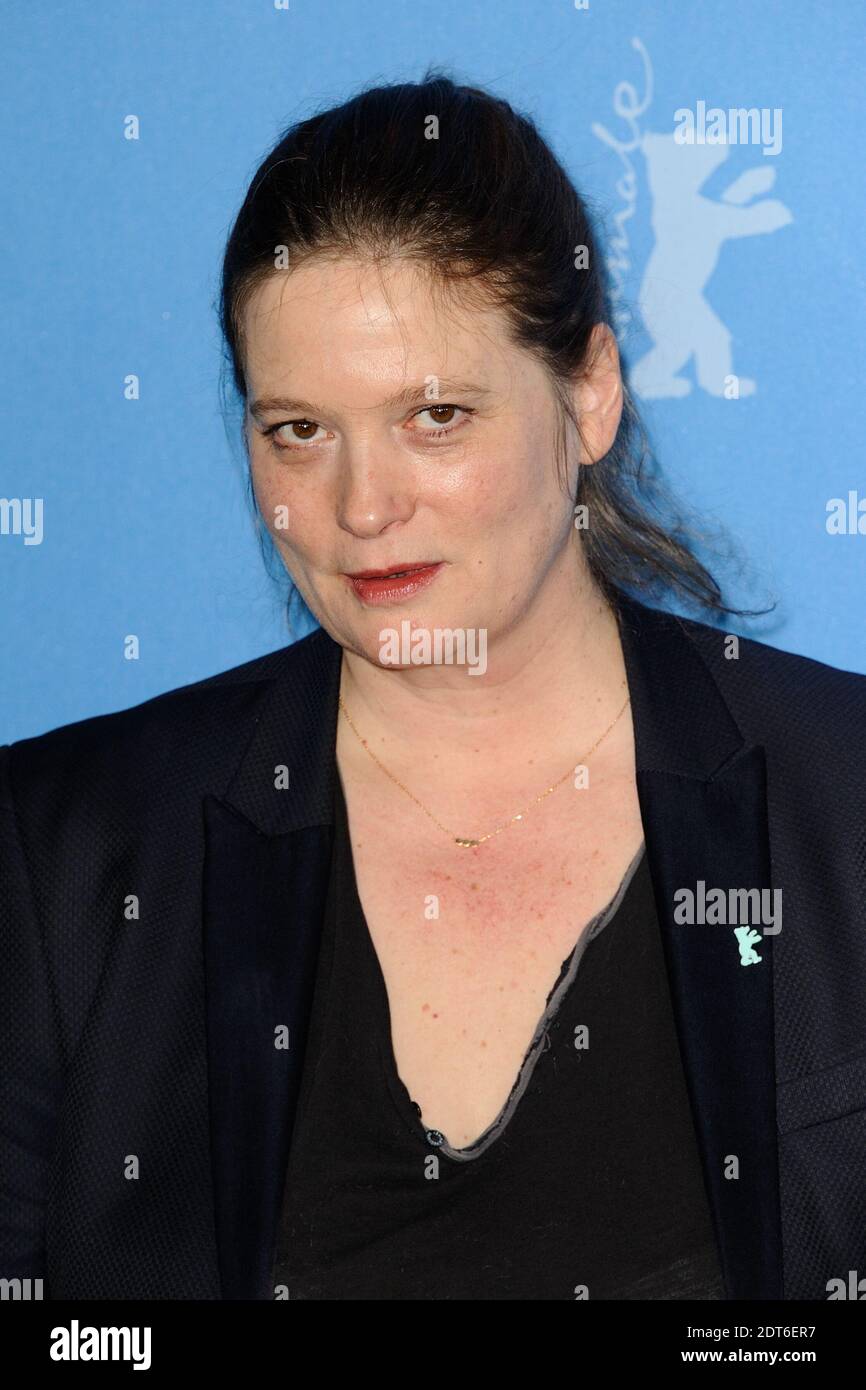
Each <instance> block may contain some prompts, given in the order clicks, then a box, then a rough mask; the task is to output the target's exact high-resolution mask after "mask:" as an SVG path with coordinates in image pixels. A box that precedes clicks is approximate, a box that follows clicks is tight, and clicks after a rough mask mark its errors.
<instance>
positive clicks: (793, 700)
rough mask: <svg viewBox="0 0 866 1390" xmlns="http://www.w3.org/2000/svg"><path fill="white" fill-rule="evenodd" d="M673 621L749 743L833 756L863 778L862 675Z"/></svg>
mask: <svg viewBox="0 0 866 1390" xmlns="http://www.w3.org/2000/svg"><path fill="white" fill-rule="evenodd" d="M676 621H677V622H678V623H679V624H680V625H681V627H682V628H683V629H684V630H685V632H686V633H687V635H688V637H689V639H690V640H691V642H692V643H693V644H694V646H695V648H696V649H697V650H698V652H699V653H700V656H701V658H702V660H703V661H704V663H705V664H706V666H707V667H708V668H709V671H710V674H711V675H712V677H713V679H714V680H715V682H716V684H717V686H718V688H719V690H720V691H721V693H722V695H723V698H724V700H725V702H726V704H727V705H728V708H729V709H730V711H731V714H732V715H733V717H734V718H735V720H736V722H737V724H738V726H739V728H740V730H741V732H742V733H743V736H744V737H745V738H746V739H747V740H748V741H749V742H756V743H761V742H763V743H778V742H784V743H785V744H786V745H787V746H788V748H789V751H790V753H791V754H796V753H797V752H798V751H799V753H800V754H801V755H809V754H814V755H815V756H816V757H818V756H820V755H821V754H822V753H824V754H827V755H830V754H832V753H836V754H838V756H839V757H840V758H841V759H844V761H845V762H846V763H847V764H848V765H849V766H850V767H855V766H856V767H857V768H858V769H859V770H860V772H861V774H862V773H866V675H863V674H861V673H860V672H857V671H849V670H845V669H843V668H841V667H837V666H833V665H830V664H829V663H827V662H824V661H819V660H817V659H815V658H814V657H810V656H804V655H802V654H798V653H796V652H789V651H785V650H784V649H783V648H781V647H775V646H773V645H771V644H770V643H769V642H765V641H762V640H759V639H757V638H754V637H746V636H738V635H735V634H732V633H729V632H725V631H721V630H720V629H718V628H715V627H713V626H711V625H710V624H707V623H702V622H698V621H695V620H694V619H688V618H678V619H677V620H676Z"/></svg>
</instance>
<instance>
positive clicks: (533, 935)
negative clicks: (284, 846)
mask: <svg viewBox="0 0 866 1390" xmlns="http://www.w3.org/2000/svg"><path fill="white" fill-rule="evenodd" d="M348 801H349V818H350V822H349V823H350V838H351V845H352V857H353V863H354V874H355V882H356V886H357V891H358V898H359V900H360V904H361V907H362V909H363V914H364V918H365V921H366V928H367V931H368V933H369V937H370V940H371V942H372V945H373V947H374V950H375V955H376V958H377V962H378V967H379V969H380V970H381V974H382V978H383V981H384V985H385V989H386V993H387V1000H388V1007H389V1014H390V1029H391V1044H392V1048H393V1057H394V1062H395V1065H396V1069H397V1072H398V1074H399V1076H400V1077H401V1079H402V1081H403V1083H404V1084H405V1086H406V1088H407V1090H408V1091H409V1094H410V1096H411V1097H412V1098H413V1100H415V1101H416V1102H417V1103H418V1104H419V1105H420V1107H421V1110H422V1115H423V1120H424V1124H425V1125H426V1126H427V1127H428V1128H434V1129H439V1130H441V1131H442V1132H443V1133H444V1134H445V1135H446V1136H447V1137H448V1139H449V1141H450V1143H451V1144H452V1145H454V1146H455V1147H464V1146H465V1145H467V1144H469V1143H471V1142H472V1141H473V1140H474V1139H476V1138H477V1137H478V1135H479V1134H481V1133H482V1132H483V1130H484V1129H486V1128H487V1126H488V1125H489V1124H491V1123H492V1122H493V1120H494V1119H496V1117H497V1115H498V1114H499V1112H500V1110H501V1109H502V1106H503V1105H504V1104H505V1102H506V1100H507V1098H508V1095H509V1092H510V1090H511V1088H512V1086H513V1084H514V1081H515V1080H516V1078H517V1074H518V1072H519V1070H520V1066H521V1063H522V1062H523V1059H524V1057H525V1055H526V1052H527V1049H528V1048H529V1046H530V1044H531V1042H532V1039H533V1036H534V1034H535V1032H536V1029H537V1027H538V1024H539V1021H540V1019H541V1017H542V1015H543V1014H544V1010H545V1006H546V1004H547V1001H548V996H549V995H550V992H551V990H552V988H553V986H554V984H555V983H556V981H557V978H558V976H559V974H560V971H561V967H562V964H563V962H564V961H565V959H566V958H567V957H568V956H569V955H570V953H571V952H572V950H573V949H574V947H575V945H576V944H577V943H578V941H579V940H580V938H581V936H582V933H583V932H584V930H585V928H586V926H587V924H588V923H589V922H590V921H591V920H592V919H593V918H594V917H595V916H596V914H598V913H599V912H601V911H602V909H604V908H605V907H606V906H607V905H608V903H609V902H610V901H611V899H612V898H613V897H614V895H615V894H616V892H617V889H618V887H619V885H620V883H621V881H622V878H623V875H624V873H625V871H626V870H627V868H628V867H629V865H630V863H631V862H632V861H633V859H634V857H635V854H636V853H637V851H638V850H639V848H640V845H641V842H642V827H641V824H640V817H639V815H638V814H637V812H636V803H635V807H634V808H633V811H634V813H633V814H630V813H629V810H628V808H627V807H625V806H623V807H622V814H621V815H619V816H618V817H617V818H616V820H615V822H612V823H608V824H603V823H600V822H596V823H595V824H594V825H593V826H592V828H591V830H592V833H590V827H589V825H585V826H584V827H583V833H582V835H580V836H577V835H576V830H577V827H575V826H574V825H567V824H566V825H563V824H561V823H560V822H557V823H556V824H555V826H554V827H553V828H551V827H550V826H548V828H547V831H546V833H542V831H541V829H540V828H539V829H537V830H536V829H533V828H530V827H528V826H520V827H516V828H515V829H513V830H510V831H506V832H504V833H503V834H502V835H500V836H497V837H496V838H495V840H492V841H487V842H486V843H484V844H482V845H480V846H478V847H477V848H476V849H469V850H465V849H461V848H460V847H459V846H457V845H452V844H450V843H449V842H448V841H447V840H445V843H444V845H440V844H431V843H430V842H419V841H416V840H413V839H412V838H411V837H407V836H406V835H405V833H400V832H399V830H398V826H397V823H396V822H395V820H394V819H393V818H392V817H390V816H388V815H383V814H376V813H375V812H373V811H372V810H371V809H368V810H364V809H362V808H361V807H359V806H358V804H357V802H356V804H355V806H354V807H353V806H352V798H351V791H350V793H349V798H348ZM403 831H404V832H405V826H403ZM442 838H443V840H444V839H445V837H444V836H443V837H442Z"/></svg>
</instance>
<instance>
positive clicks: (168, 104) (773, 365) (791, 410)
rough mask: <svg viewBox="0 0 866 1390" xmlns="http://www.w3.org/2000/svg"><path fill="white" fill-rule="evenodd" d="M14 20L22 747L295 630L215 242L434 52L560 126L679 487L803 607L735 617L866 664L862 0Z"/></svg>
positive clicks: (7, 66) (187, 11)
mask: <svg viewBox="0 0 866 1390" xmlns="http://www.w3.org/2000/svg"><path fill="white" fill-rule="evenodd" d="M3 31H4V32H3V38H4V42H3V59H2V62H3V90H4V94H5V98H6V117H5V122H4V130H3V136H2V140H3V154H4V162H3V186H4V191H5V194H6V197H5V199H4V202H5V211H6V228H5V236H4V239H3V243H4V244H3V256H2V274H3V277H4V282H5V283H4V285H3V304H4V327H5V333H4V344H5V348H4V354H5V361H4V363H3V372H2V384H3V392H4V395H5V411H4V418H5V431H4V436H5V437H4V443H5V449H4V458H3V468H2V475H0V573H2V578H3V595H4V600H3V604H2V610H0V621H2V624H3V630H2V661H3V668H4V679H3V684H2V708H0V741H4V742H6V741H9V740H12V739H15V738H20V737H23V736H26V735H29V734H35V733H39V732H41V731H43V730H45V729H48V728H51V727H54V726H56V725H58V724H63V723H67V722H69V721H71V720H74V719H80V718H83V717H85V716H87V715H90V714H98V713H102V712H105V711H109V710H114V709H119V708H123V707H125V706H128V705H132V704H136V703H138V702H139V701H141V700H143V699H146V698H147V697H148V696H150V695H153V694H156V693H158V692H160V691H163V690H168V689H171V688H173V687H174V686H177V685H182V684H185V683H186V682H188V681H192V680H196V679H198V678H199V677H202V676H205V675H209V674H211V673H213V672H216V671H219V670H223V669H226V668H227V667H230V666H233V665H235V664H237V663H238V662H241V661H245V660H247V659H248V658H250V657H253V656H255V655H257V654H259V653H262V652H265V651H269V650H272V649H273V648H275V647H278V646H280V645H282V644H283V643H285V642H286V640H288V638H287V633H286V628H285V624H284V617H283V610H282V606H281V603H282V600H281V595H280V593H279V590H278V589H277V588H276V587H275V586H274V584H273V582H272V581H271V580H270V579H269V578H268V575H267V573H266V570H265V567H264V565H263V564H262V559H261V555H260V551H259V547H258V542H257V539H256V537H255V534H254V530H253V525H252V520H251V514H250V511H249V506H248V503H247V498H246V487H245V479H244V477H243V472H242V469H241V467H240V460H239V454H238V450H237V446H236V445H233V443H232V442H231V440H230V439H229V438H227V434H226V430H225V428H224V422H223V418H222V415H221V411H220V397H219V392H218V381H219V372H220V361H221V358H220V345H219V338H218V332H217V325H216V316H215V308H214V306H215V301H216V293H217V284H218V274H219V265H220V255H221V251H222V248H223V245H224V241H225V237H226V235H227V232H228V229H229V226H230V223H231V220H232V218H233V216H234V214H235V212H236V210H237V208H238V207H239V205H240V202H241V200H242V198H243V195H244V192H245V189H246V186H247V183H248V181H249V179H250V177H251V175H252V173H253V171H254V169H255V167H256V165H257V164H258V162H259V161H260V159H261V158H262V157H263V155H264V154H265V153H266V151H267V149H268V148H269V147H270V146H271V145H272V144H273V142H274V140H275V139H276V138H277V136H278V134H279V133H280V131H282V130H283V129H284V128H285V127H286V126H287V125H288V124H289V123H290V122H292V121H294V120H296V119H299V118H301V117H303V116H305V115H308V114H310V113H311V112H312V111H314V110H315V109H317V108H318V107H320V106H322V105H327V104H332V103H335V102H337V101H340V100H343V99H345V98H346V97H347V96H349V95H351V94H352V93H353V92H354V91H356V90H357V89H358V88H359V87H361V86H364V85H368V84H370V83H373V82H383V81H384V82H387V81H395V80H407V79H410V80H411V79H417V78H420V77H421V76H422V75H423V72H424V69H425V68H426V67H427V66H428V65H429V64H435V65H437V66H441V67H444V68H445V69H446V70H448V71H449V72H450V74H451V75H452V76H454V77H455V78H456V79H458V80H463V81H469V82H474V83H480V84H482V85H484V86H487V87H489V88H490V89H492V90H493V91H495V92H497V93H499V94H501V95H502V96H505V97H506V98H508V99H509V100H510V101H511V102H512V103H513V104H515V105H516V106H518V107H519V108H521V109H524V110H526V111H528V112H529V113H530V114H532V115H533V116H534V117H535V118H536V120H537V121H538V123H539V125H540V127H541V130H542V132H543V133H544V134H545V135H546V136H547V137H548V139H549V140H550V141H551V143H552V144H553V146H554V148H555V150H556V151H557V153H558V154H559V156H560V157H561V159H562V160H563V161H564V163H565V164H566V167H567V168H568V169H569V171H570V173H571V174H572V176H573V177H574V178H575V180H576V182H577V185H578V187H579V188H580V190H581V191H582V192H583V193H584V194H585V196H586V197H587V198H588V199H589V201H590V203H591V206H592V207H593V208H594V209H595V210H596V212H597V214H598V217H599V219H600V230H601V231H602V234H603V235H606V236H607V237H608V238H609V242H608V249H609V253H610V256H611V257H612V259H613V262H614V264H613V267H612V269H613V274H614V279H615V285H616V291H617V325H616V326H617V328H618V331H619V334H620V339H621V343H622V346H623V349H624V352H625V354H626V360H627V362H628V365H629V369H630V372H631V374H632V380H633V383H634V387H635V390H636V392H637V394H638V403H639V405H641V407H642V410H643V415H644V419H645V421H646V424H647V426H648V429H649V431H650V436H651V439H652V441H653V444H654V446H655V450H656V453H657V455H658V457H659V458H660V460H661V463H662V467H663V470H664V475H665V477H666V478H667V479H668V480H669V481H670V483H671V485H672V486H673V487H674V488H675V489H676V490H677V491H678V492H679V494H680V495H681V496H682V497H683V499H684V500H685V501H686V502H687V503H688V504H689V505H691V506H694V507H695V508H697V509H698V510H699V511H700V512H701V513H702V514H703V515H704V516H705V517H706V518H707V519H708V520H709V521H710V523H711V524H715V525H723V526H724V527H725V528H726V530H727V532H728V533H729V534H730V535H731V536H732V537H733V539H734V541H735V542H736V544H737V546H738V547H739V550H740V552H741V554H742V555H743V556H744V557H745V558H746V560H747V561H748V565H749V568H748V569H747V570H746V571H744V572H743V573H742V575H741V578H740V580H739V581H738V582H737V583H736V584H735V585H734V587H733V589H732V590H731V592H732V595H733V597H734V598H735V599H737V600H739V601H740V602H741V603H746V604H748V603H749V602H750V601H751V602H753V603H754V602H765V601H767V600H768V599H769V598H774V597H775V598H778V600H779V606H778V610H777V613H776V615H775V617H774V619H773V620H772V622H771V623H769V624H767V623H766V622H765V623H764V624H763V625H761V626H760V628H755V626H754V625H750V624H748V623H747V622H745V621H743V620H736V621H732V622H731V623H729V624H728V626H730V627H731V628H732V629H733V630H738V631H741V632H747V633H752V634H753V635H756V636H759V637H761V639H762V640H766V641H770V642H772V643H773V644H774V645H776V646H780V647H784V648H785V649H787V650H789V651H794V652H799V653H805V654H806V655H809V656H813V657H816V658H818V659H819V660H822V661H827V662H830V663H832V664H834V665H837V666H842V667H847V668H849V669H852V670H858V671H863V672H866V641H864V617H866V593H864V591H866V584H864V577H866V466H864V448H863V438H864V395H866V391H864V385H863V381H864V366H863V360H864V337H866V334H864V308H866V306H864V298H866V277H864V264H866V253H864V249H863V248H864V238H863V226H864V222H866V183H864V180H863V178H862V175H861V171H860V164H861V160H860V147H859V145H858V143H857V142H858V139H859V136H858V134H857V132H858V130H859V126H860V118H861V117H864V116H866V90H864V84H863V80H862V77H863V62H862V58H863V53H864V45H866V6H864V5H863V3H862V0H833V2H832V3H830V4H821V5H819V4H815V3H814V0H761V3H760V4H756V3H754V0H728V3H726V4H725V5H723V6H720V5H718V4H716V3H706V4H704V3H696V0H688V2H686V0H679V2H678V3H670V4H665V5H660V4H659V3H658V0H590V3H589V4H588V6H584V7H580V6H578V5H576V4H575V3H574V0H471V3H467V0H436V3H435V4H432V5H422V4H407V3H406V0H367V3H360V2H359V0H289V2H288V3H283V0H276V3H275V0H184V3H178V0H148V2H147V3H140V4H135V5H118V4H117V3H116V0H86V3H84V2H83V0H81V2H80V3H77V4H75V3H73V4H69V3H60V0H56V2H55V3H52V2H51V0H49V3H44V4H34V3H33V0H15V2H14V3H10V0H6V3H5V4H4V7H3ZM739 108H743V109H744V110H750V111H753V112H754V117H753V118H751V119H750V121H749V123H748V124H745V123H743V124H742V125H738V122H737V118H736V117H735V115H729V113H731V112H735V111H736V109H739ZM130 117H136V118H137V123H138V130H137V132H136V131H135V129H134V123H132V122H130V120H129V118H130ZM720 122H721V124H720ZM677 131H678V132H679V133H680V136H683V135H687V134H688V133H689V132H691V144H690V145H689V146H688V149H687V151H686V149H685V147H684V146H682V145H680V146H679V148H678V149H677V150H676V152H675V157H673V158H672V152H673V151H674V143H675V140H676V138H677V137H676V136H675V133H674V132H677ZM720 131H723V132H724V135H723V136H722V137H721V138H722V139H723V140H724V143H721V144H720V143H718V141H719V139H720V136H719V132H720ZM131 133H137V137H138V138H133V139H130V138H128V137H129V135H130V134H131ZM714 142H715V143H714ZM132 375H134V376H136V377H137V378H138V379H139V382H140V395H139V399H137V400H129V399H126V393H125V385H126V382H127V379H128V378H129V377H130V376H132ZM753 387H754V389H752V388H753ZM718 392H721V394H719V393H718ZM738 393H739V394H738ZM834 499H837V500H836V501H835V502H834ZM861 504H862V512H860V511H859V508H860V506H861ZM858 519H859V520H860V522H861V524H862V531H861V530H860V529H858ZM302 630H306V629H305V628H304V629H302ZM130 634H135V635H136V636H137V637H138V639H139V643H140V657H139V659H138V660H127V659H126V658H125V655H124V650H125V649H124V641H125V638H126V637H127V636H128V635H130Z"/></svg>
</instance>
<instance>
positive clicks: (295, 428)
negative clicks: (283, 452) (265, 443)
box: [264, 420, 321, 449]
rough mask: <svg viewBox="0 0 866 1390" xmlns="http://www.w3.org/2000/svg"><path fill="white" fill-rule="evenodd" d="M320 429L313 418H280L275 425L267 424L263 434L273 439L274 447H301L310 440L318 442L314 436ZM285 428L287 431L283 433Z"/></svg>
mask: <svg viewBox="0 0 866 1390" xmlns="http://www.w3.org/2000/svg"><path fill="white" fill-rule="evenodd" d="M318 429H321V425H317V424H316V422H315V420H281V421H280V422H279V423H278V424H276V425H269V426H268V428H267V429H266V430H265V431H264V434H265V435H266V436H267V437H268V438H270V439H272V440H273V443H274V447H275V448H277V449H294V448H298V447H300V448H303V447H304V445H305V444H309V443H310V442H315V443H317V444H318V443H319V442H320V441H319V440H317V439H316V438H315V435H316V430H318ZM283 430H287V431H289V433H287V434H283V433H282V431H283Z"/></svg>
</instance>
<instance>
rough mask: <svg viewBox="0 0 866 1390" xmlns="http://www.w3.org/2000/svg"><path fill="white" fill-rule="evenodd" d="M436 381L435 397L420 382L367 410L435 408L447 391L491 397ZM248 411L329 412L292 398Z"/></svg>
mask: <svg viewBox="0 0 866 1390" xmlns="http://www.w3.org/2000/svg"><path fill="white" fill-rule="evenodd" d="M433 380H435V382H436V394H435V395H434V396H431V395H430V390H431V386H430V383H429V382H421V384H420V385H417V386H404V387H403V389H402V390H401V391H398V392H397V393H396V394H395V395H393V396H389V397H388V399H387V400H385V401H381V402H380V403H379V404H378V405H374V406H368V407H366V408H367V409H368V410H393V409H394V408H395V407H397V406H406V405H416V404H423V403H424V402H426V403H427V404H428V405H436V403H437V402H439V401H444V400H445V399H446V396H445V393H446V392H452V393H456V394H458V395H461V396H472V397H473V398H474V399H476V400H481V399H483V398H485V397H487V396H490V395H491V394H492V392H491V391H490V389H489V388H488V387H486V386H476V385H475V384H474V383H473V382H470V381H453V380H448V379H446V378H445V377H438V378H433ZM249 409H250V414H251V415H256V416H258V415H266V414H267V413H268V412H269V411H275V410H278V411H285V412H286V413H287V414H290V413H291V412H292V411H296V412H301V413H303V414H305V415H313V416H315V415H323V414H325V413H326V411H325V409H324V407H322V406H319V405H315V404H314V403H313V402H312V401H304V400H299V399H298V398H297V397H293V396H259V397H258V398H257V399H256V400H254V401H253V402H252V404H251V405H250V408H249Z"/></svg>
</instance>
